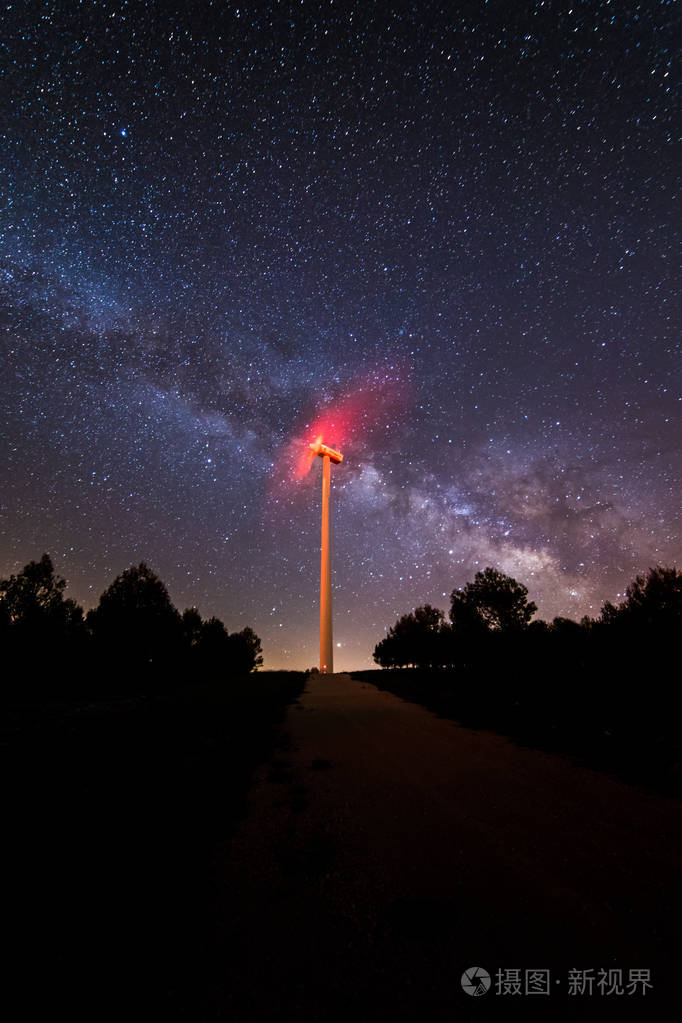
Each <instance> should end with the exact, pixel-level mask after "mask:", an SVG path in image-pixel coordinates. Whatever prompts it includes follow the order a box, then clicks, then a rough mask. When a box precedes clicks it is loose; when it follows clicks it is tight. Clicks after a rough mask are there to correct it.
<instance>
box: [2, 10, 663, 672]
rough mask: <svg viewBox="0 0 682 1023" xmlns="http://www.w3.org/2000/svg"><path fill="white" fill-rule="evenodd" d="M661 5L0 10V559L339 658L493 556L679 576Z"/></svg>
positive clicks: (290, 656)
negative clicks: (325, 567) (330, 555)
mask: <svg viewBox="0 0 682 1023" xmlns="http://www.w3.org/2000/svg"><path fill="white" fill-rule="evenodd" d="M680 28H681V24H680V18H679V11H677V12H676V11H675V7H674V5H673V4H672V3H671V2H669V0H668V2H657V0H648V2H641V3H632V2H627V0H623V2H620V0H618V2H617V0H613V2H608V0H606V2H601V3H600V2H593V0H587V2H581V0H573V2H571V0H561V2H554V0H538V2H524V0H519V2H510V0H501V2H488V3H485V2H482V0H481V2H478V3H471V2H469V3H462V4H457V3H451V4H446V3H438V4H436V3H428V2H416V0H415V2H413V3H402V2H400V0H396V2H395V3H388V2H383V0H382V2H377V3H373V2H371V0H359V2H357V3H351V2H345V0H344V2H334V3H332V2H324V0H323V2H320V3H317V2H308V0H306V2H305V3H302V2H296V3H293V2H283V3H275V2H272V3H269V4H266V3H260V4H256V3H244V4H239V3H221V2H218V0H216V2H214V3H207V2H193V3H191V4H177V5H176V4H171V3H162V2H156V3H154V2H149V3H128V2H125V0H123V2H116V3H113V2H111V3H110V2H93V0H83V2H80V3H78V2H75V0H57V2H44V3H38V2H31V0H26V2H16V3H12V4H5V5H4V9H3V17H2V32H1V33H0V47H1V49H2V60H1V61H0V68H1V71H2V74H1V77H0V81H1V83H2V86H1V88H2V115H1V116H2V124H1V128H2V176H1V179H0V181H1V184H0V188H1V190H2V203H1V211H0V237H1V239H2V241H1V247H0V275H1V285H0V287H1V292H2V301H1V305H0V308H1V316H2V322H1V330H2V334H1V336H2V346H1V349H0V367H1V370H2V378H1V379H2V416H1V421H2V449H3V452H4V456H3V457H2V459H1V461H0V464H1V466H2V468H1V475H0V575H1V576H2V577H5V576H7V575H8V574H10V573H11V572H14V571H16V570H17V569H20V568H21V567H22V566H23V565H24V564H25V563H26V562H27V561H29V560H31V559H35V558H39V557H40V555H41V554H42V553H43V551H47V552H49V553H50V554H51V555H52V557H53V560H54V563H55V568H56V570H57V572H58V573H59V574H61V575H63V576H64V577H66V579H67V580H68V582H69V589H68V591H67V592H68V594H69V595H70V596H73V597H75V598H76V599H77V600H78V601H79V602H81V603H82V604H83V605H84V606H85V607H86V608H88V607H91V606H92V605H93V604H94V603H96V601H97V599H98V597H99V594H100V593H101V592H102V590H103V589H104V588H105V586H106V585H108V584H109V583H110V582H111V581H112V579H113V578H114V577H115V576H116V575H117V574H118V573H120V572H121V571H123V569H125V568H127V567H128V566H129V565H130V564H133V563H138V562H140V561H141V560H145V561H147V562H148V564H149V565H150V566H151V567H152V568H153V569H154V570H155V571H156V572H157V573H158V574H159V575H160V576H161V578H162V579H163V580H164V582H165V583H166V584H167V586H168V588H169V592H170V595H171V598H172V599H173V601H174V603H175V604H176V605H177V606H178V607H179V608H180V609H181V610H182V609H183V608H184V607H187V606H190V605H196V606H198V607H199V610H200V611H201V613H202V615H204V616H205V617H208V616H210V615H214V614H215V615H218V616H219V617H221V618H222V619H223V620H224V621H225V624H226V625H227V627H228V629H229V630H230V631H233V630H235V629H240V628H243V626H244V625H247V624H248V625H251V626H252V627H253V628H254V629H255V630H256V632H257V633H258V634H259V636H260V637H261V639H262V641H263V648H264V654H265V666H266V667H270V668H277V667H291V668H301V667H302V668H305V667H309V666H311V665H313V664H315V663H317V659H318V587H319V515H320V477H321V463H320V460H319V459H317V460H316V462H315V464H312V465H311V466H310V467H309V471H308V472H307V473H304V471H303V470H304V469H306V468H308V467H307V466H306V465H305V464H302V462H301V456H303V458H304V461H305V451H306V446H307V444H308V443H309V442H310V441H312V440H314V439H315V437H316V436H317V435H318V434H322V435H323V440H324V441H326V442H327V443H329V444H333V445H335V446H339V447H340V448H341V450H342V451H343V453H344V456H345V457H344V462H343V464H342V465H340V466H334V467H333V470H332V477H333V494H332V498H333V502H334V507H333V522H334V627H335V636H334V639H335V644H339V646H337V648H336V662H335V666H336V667H337V669H345V668H353V667H357V668H359V667H366V666H369V665H370V664H371V654H372V650H373V647H374V645H375V643H376V642H378V640H379V639H380V638H381V637H382V635H383V634H384V630H385V628H386V627H387V626H389V625H391V624H393V622H394V621H395V619H396V617H398V615H400V614H404V613H406V612H407V611H409V610H411V609H413V608H414V607H415V606H416V605H418V604H422V603H425V602H430V603H432V604H435V605H436V606H439V607H441V608H442V609H443V610H448V608H449V594H450V592H451V591H452V589H453V588H454V587H458V586H462V585H464V584H465V583H466V582H467V581H469V580H471V579H473V576H474V574H475V573H476V571H478V570H479V569H483V568H485V567H486V566H488V565H491V566H493V567H495V568H498V569H500V570H502V571H504V572H508V573H510V574H512V575H514V576H515V577H516V578H517V579H518V580H519V581H520V582H523V583H524V584H525V585H526V586H527V587H528V589H529V597H530V599H533V600H535V601H536V603H537V604H538V608H539V611H538V615H539V616H540V617H543V618H551V617H553V616H554V615H559V614H560V615H566V616H569V617H572V618H580V617H581V616H582V615H584V614H597V613H598V611H599V609H600V607H601V604H602V603H603V601H604V600H617V598H618V595H619V594H622V593H623V591H624V589H625V587H626V586H627V584H628V583H629V582H630V581H631V580H632V579H633V577H634V576H635V575H636V574H637V573H641V572H645V571H646V570H647V569H648V568H649V567H650V566H653V565H655V564H657V563H660V564H667V565H671V564H675V563H677V565H678V566H679V565H680V563H681V561H682V559H681V558H680V553H681V543H680V525H679V521H680V520H679V488H678V483H679V479H680V463H681V457H680V438H681V437H682V423H681V422H680V420H681V419H682V416H681V412H682V407H681V405H680V401H681V398H680V377H681V373H680V367H681V361H680V340H679V333H678V324H679V304H678V295H677V289H676V284H677V273H676V271H677V265H678V261H677V259H676V256H677V245H676V242H677V239H678V238H679V228H680V216H679V197H678V196H677V195H676V187H677V183H678V177H677V174H678V171H677V168H678V166H679V150H678V151H677V152H676V151H675V142H676V138H675V136H676V135H677V134H678V131H677V130H676V129H678V128H679V118H678V116H677V111H678V109H679V106H678V104H679V89H678V82H677V77H676V66H675V62H674V57H675V55H676V52H677V47H678V43H679V38H680Z"/></svg>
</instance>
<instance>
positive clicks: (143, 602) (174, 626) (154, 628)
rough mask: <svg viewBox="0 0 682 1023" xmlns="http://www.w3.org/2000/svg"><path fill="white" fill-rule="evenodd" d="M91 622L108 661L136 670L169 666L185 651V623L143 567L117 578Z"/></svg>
mask: <svg viewBox="0 0 682 1023" xmlns="http://www.w3.org/2000/svg"><path fill="white" fill-rule="evenodd" d="M86 622H87V625H88V628H89V629H90V630H91V631H92V634H93V636H94V637H95V640H96V641H97V643H98V646H99V647H100V649H101V650H102V651H103V652H105V653H106V655H107V656H111V657H113V658H115V659H116V660H119V661H120V660H125V661H127V662H128V663H129V664H130V665H131V666H136V667H140V666H142V665H149V664H150V663H151V664H154V666H155V667H167V666H168V665H169V664H174V663H175V659H176V658H177V656H178V654H179V653H180V651H181V649H182V632H183V627H182V619H181V617H180V615H179V613H178V611H177V610H176V608H175V607H174V606H173V604H172V602H171V599H170V597H169V596H168V591H167V589H166V587H165V586H164V584H163V583H162V582H161V580H160V579H159V577H158V576H157V575H155V573H154V572H153V571H152V570H151V569H150V568H149V567H148V566H147V565H146V564H145V563H144V562H141V563H140V564H139V565H137V566H133V567H131V568H128V569H126V571H125V572H122V573H121V575H119V576H117V578H116V579H114V581H113V583H111V585H110V586H109V587H107V589H106V590H105V591H104V593H103V594H102V596H101V597H100V600H99V604H98V605H97V607H96V608H95V609H94V610H92V611H90V612H88V615H87V619H86Z"/></svg>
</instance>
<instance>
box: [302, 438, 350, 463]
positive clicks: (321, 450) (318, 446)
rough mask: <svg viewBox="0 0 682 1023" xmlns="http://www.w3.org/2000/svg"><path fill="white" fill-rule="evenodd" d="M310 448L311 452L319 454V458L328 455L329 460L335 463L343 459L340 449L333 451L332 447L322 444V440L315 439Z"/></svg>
mask: <svg viewBox="0 0 682 1023" xmlns="http://www.w3.org/2000/svg"><path fill="white" fill-rule="evenodd" d="M310 450H311V451H312V452H313V454H315V455H319V456H320V458H324V457H325V455H329V458H330V459H331V461H332V462H336V463H337V464H338V463H339V462H342V461H343V455H342V454H341V452H340V451H334V448H329V447H327V445H326V444H323V443H322V441H319V440H316V441H315V443H314V444H311V445H310Z"/></svg>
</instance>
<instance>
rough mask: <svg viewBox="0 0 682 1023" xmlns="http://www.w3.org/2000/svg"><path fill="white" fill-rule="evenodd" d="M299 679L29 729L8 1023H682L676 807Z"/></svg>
mask: <svg viewBox="0 0 682 1023" xmlns="http://www.w3.org/2000/svg"><path fill="white" fill-rule="evenodd" d="M303 682H304V679H303V677H302V676H300V675H296V674H293V673H292V674H290V675H286V674H283V675H279V676H278V675H275V674H272V675H270V674H268V673H263V674H260V675H258V676H256V677H255V678H252V679H249V680H246V681H245V682H244V684H243V685H242V686H240V687H239V688H238V689H236V690H232V691H230V689H229V688H226V687H225V686H224V685H222V686H201V687H197V688H195V689H194V690H191V691H180V692H179V693H178V694H177V695H176V696H175V697H172V698H171V697H167V698H164V699H159V698H157V699H150V700H146V701H144V700H143V701H140V700H131V701H118V702H112V703H111V704H110V705H106V704H99V705H93V706H91V707H81V708H79V709H72V710H70V711H67V710H66V709H65V708H62V709H61V710H59V709H58V708H52V709H51V711H50V712H49V713H46V714H45V715H44V717H43V718H42V720H41V719H40V717H37V716H36V714H35V713H33V714H25V715H24V716H23V718H22V716H21V715H19V716H15V717H14V718H13V719H10V721H9V725H8V727H7V729H6V732H5V736H4V738H5V742H4V745H3V749H4V755H5V763H6V769H7V770H6V776H7V777H11V786H12V794H11V796H10V799H9V802H8V804H7V808H6V813H5V822H6V824H7V825H8V830H7V832H6V833H7V835H8V836H9V841H8V842H7V843H6V845H7V846H8V847H9V849H10V862H9V866H8V868H7V874H6V877H7V881H8V885H7V889H8V893H9V899H8V903H9V905H8V907H7V908H8V912H7V913H6V917H5V919H6V921H7V924H8V925H7V926H6V930H7V932H8V933H9V935H10V941H11V945H12V955H11V958H10V960H9V969H8V970H7V984H6V985H5V991H6V992H7V991H8V989H9V988H11V989H12V991H13V993H18V995H19V1011H18V1012H16V1013H13V1014H12V1018H28V1017H30V1018H32V1019H35V1018H39V1019H43V1018H44V1019H51V1018H53V1017H56V1016H64V1015H66V1017H67V1018H70V1019H76V1018H77V1019H81V1018H88V1019H95V1020H101V1019H109V1018H111V1019H113V1018H116V1019H122V1018H124V1019H145V1020H148V1019H187V1020H193V1021H203V1020H206V1021H209V1020H225V1021H234V1023H242V1021H244V1023H246V1021H260V1020H264V1021H265V1020H272V1021H274V1020H300V1021H303V1023H307V1021H310V1023H312V1021H318V1020H319V1021H323V1020H324V1021H327V1020H334V1021H335V1020H355V1021H364V1020H375V1019H378V1018H381V1019H400V1020H414V1021H417V1020H419V1021H421V1020H426V1021H431V1020H437V1021H440V1020H448V1021H449V1020H457V1021H467V1023H468V1021H486V1020H491V1019H496V1020H497V1019H499V1020H512V1019H513V1020H517V1019H518V1020H520V1019H524V1020H525V1019H537V1020H539V1019H542V1020H576V1021H577V1020H593V1019H594V1020H651V1019H656V1020H659V1019H660V1020H666V1021H667V1020H673V1019H679V1018H682V1008H681V1007H682V997H681V986H680V983H679V980H678V975H679V961H680V955H681V954H682V939H681V932H682V927H681V925H680V920H682V884H681V882H680V878H681V877H682V814H681V812H680V804H679V802H677V801H675V800H673V799H671V798H668V797H665V796H662V795H656V794H652V793H649V792H645V791H643V790H640V789H638V788H636V787H634V786H629V785H627V784H624V783H622V782H620V781H618V780H616V779H612V778H608V777H606V776H604V775H603V774H601V773H599V772H596V771H592V770H589V769H586V768H582V767H580V766H576V765H575V764H574V763H572V762H571V761H570V760H569V759H567V758H564V757H562V756H558V755H554V754H550V753H547V752H542V751H536V750H532V749H524V748H519V747H518V746H516V745H514V744H513V743H512V742H510V741H508V740H506V739H505V738H502V737H500V736H498V735H494V734H492V733H490V732H486V731H474V730H470V729H468V728H465V727H462V726H461V725H458V724H456V723H455V722H453V721H448V720H443V719H441V718H438V717H436V716H435V715H434V714H432V713H431V712H429V711H428V710H426V709H424V708H422V707H419V706H417V705H415V704H414V703H409V702H405V701H403V700H401V699H399V698H397V697H396V696H394V695H392V694H391V693H388V692H384V691H380V690H378V689H377V688H375V687H374V686H371V685H369V684H368V683H367V682H364V681H362V680H355V681H354V680H352V679H351V678H350V677H349V676H347V675H336V676H318V677H312V678H310V679H309V680H308V683H307V686H306V691H305V694H304V695H303V696H301V697H300V699H298V700H297V697H298V696H299V694H300V692H301V689H302V685H303ZM289 701H294V702H291V703H290V705H289V708H288V710H287V711H286V716H285V717H284V718H283V720H282V721H281V724H280V725H279V726H277V725H274V722H276V721H277V719H278V718H280V719H282V716H283V714H284V708H285V706H286V704H287V702H289ZM259 762H260V764H261V766H260V767H258V768H257V769H256V770H255V774H254V773H253V770H254V765H256V764H257V763H259ZM249 786H250V787H249ZM470 967H482V968H484V969H485V970H487V971H488V973H489V974H490V975H491V977H492V987H491V989H490V990H489V991H488V992H487V994H485V995H482V996H481V997H478V998H473V997H471V996H469V995H467V994H465V992H464V991H463V989H462V985H461V976H462V973H463V972H464V970H466V969H468V968H470ZM574 969H582V970H592V971H593V978H594V980H593V993H592V994H589V993H587V992H586V993H585V994H583V995H573V996H570V995H569V994H568V993H567V992H568V987H569V972H570V971H571V970H574ZM637 969H639V970H642V969H644V970H649V971H650V981H651V983H652V985H653V987H652V988H650V989H647V992H646V994H642V993H641V988H640V989H638V991H637V993H633V994H629V993H628V990H627V982H628V980H629V978H630V971H631V970H637ZM513 970H517V971H519V974H518V977H519V980H520V983H521V993H520V994H513V993H511V991H513V990H514V989H515V988H514V974H511V973H508V972H507V971H513ZM528 970H540V971H549V973H548V974H547V973H545V974H544V977H549V982H550V991H551V994H548V995H547V994H539V993H538V994H526V993H525V984H526V971H528ZM600 970H606V971H608V970H616V971H618V970H620V971H622V980H623V987H622V990H623V993H622V994H619V993H617V992H618V990H619V986H618V983H617V981H618V975H617V974H615V975H612V977H611V981H613V982H615V985H613V987H614V989H613V990H612V991H611V993H609V994H607V993H606V989H604V993H602V989H601V988H600V987H599V986H598V983H597V981H598V979H599V977H600V972H599V971H600ZM498 971H503V972H502V973H498ZM498 978H499V979H500V980H502V979H503V978H507V979H508V980H509V981H510V983H511V988H510V993H508V994H503V993H496V987H497V984H496V981H497V980H498ZM610 986H611V985H610Z"/></svg>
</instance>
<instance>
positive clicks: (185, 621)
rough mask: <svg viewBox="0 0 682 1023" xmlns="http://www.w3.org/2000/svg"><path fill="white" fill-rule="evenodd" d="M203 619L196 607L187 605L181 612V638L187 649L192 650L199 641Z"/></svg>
mask: <svg viewBox="0 0 682 1023" xmlns="http://www.w3.org/2000/svg"><path fill="white" fill-rule="evenodd" d="M202 625H203V621H202V619H201V615H200V614H199V612H198V610H197V609H196V607H187V608H185V610H184V611H183V612H182V638H183V640H184V643H185V646H186V647H187V649H188V650H194V649H195V648H196V647H197V646H198V645H199V643H200V642H201V627H202Z"/></svg>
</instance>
